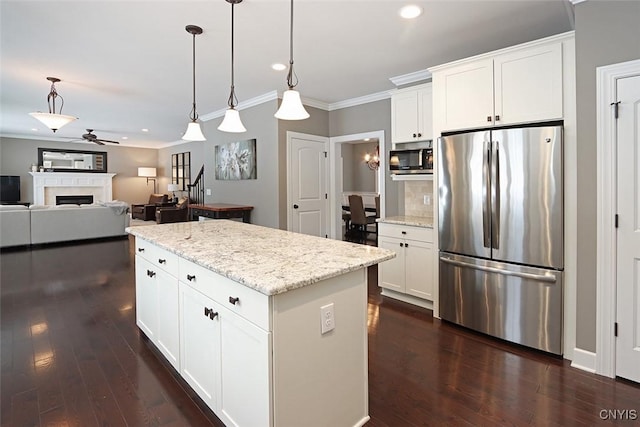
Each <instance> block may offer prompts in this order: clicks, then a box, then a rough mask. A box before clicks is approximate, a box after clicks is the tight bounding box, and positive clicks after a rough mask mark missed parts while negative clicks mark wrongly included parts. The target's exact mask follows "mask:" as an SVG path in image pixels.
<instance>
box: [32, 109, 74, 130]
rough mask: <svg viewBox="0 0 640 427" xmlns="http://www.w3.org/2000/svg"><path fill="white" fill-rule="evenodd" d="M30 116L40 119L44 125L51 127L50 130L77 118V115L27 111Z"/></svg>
mask: <svg viewBox="0 0 640 427" xmlns="http://www.w3.org/2000/svg"><path fill="white" fill-rule="evenodd" d="M29 115H30V116H31V117H33V118H34V119H38V120H40V121H41V122H42V123H44V125H45V126H46V127H48V128H49V129H51V130H52V131H54V132H55V131H57V130H58V129H60V128H61V127H62V126H64V125H66V124H69V123H71V122H72V121H74V120H78V118H77V117H73V116H66V115H64V114H53V113H40V112H36V113H29Z"/></svg>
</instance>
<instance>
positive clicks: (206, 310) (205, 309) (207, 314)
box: [204, 307, 209, 316]
mask: <svg viewBox="0 0 640 427" xmlns="http://www.w3.org/2000/svg"><path fill="white" fill-rule="evenodd" d="M204 315H205V316H209V309H208V308H207V307H205V308H204Z"/></svg>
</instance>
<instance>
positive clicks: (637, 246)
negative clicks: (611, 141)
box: [616, 76, 640, 382]
mask: <svg viewBox="0 0 640 427" xmlns="http://www.w3.org/2000/svg"><path fill="white" fill-rule="evenodd" d="M616 92H617V95H618V97H617V99H618V101H620V104H619V109H618V111H619V116H618V120H617V123H616V126H617V136H618V138H617V140H618V168H617V169H618V177H617V181H618V215H619V226H618V236H617V238H618V240H617V285H616V299H617V302H616V322H617V324H618V337H617V339H616V375H617V376H620V377H623V378H627V379H630V380H632V381H636V382H640V173H639V172H640V76H634V77H627V78H623V79H619V80H618V81H617V87H616Z"/></svg>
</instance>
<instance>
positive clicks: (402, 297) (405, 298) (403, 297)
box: [381, 288, 433, 310]
mask: <svg viewBox="0 0 640 427" xmlns="http://www.w3.org/2000/svg"><path fill="white" fill-rule="evenodd" d="M381 293H382V295H384V296H385V297H389V298H393V299H397V300H399V301H402V302H406V303H409V304H413V305H417V306H418V307H422V308H426V309H427V310H433V301H428V300H426V299H422V298H418V297H414V296H413V295H407V294H403V293H400V292H396V291H394V290H392V289H385V288H382V292H381Z"/></svg>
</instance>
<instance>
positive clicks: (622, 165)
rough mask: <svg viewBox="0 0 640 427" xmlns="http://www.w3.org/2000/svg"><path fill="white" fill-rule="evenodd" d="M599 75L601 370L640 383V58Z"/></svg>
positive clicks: (598, 347) (598, 339) (599, 71)
mask: <svg viewBox="0 0 640 427" xmlns="http://www.w3.org/2000/svg"><path fill="white" fill-rule="evenodd" d="M597 75H598V86H597V89H598V98H597V99H598V101H597V102H598V117H597V118H598V147H597V148H598V150H597V156H598V182H599V183H600V184H599V185H600V188H599V190H600V191H599V192H598V233H597V238H598V254H597V259H598V277H597V322H596V372H597V373H599V374H601V375H605V376H608V377H615V376H622V377H624V378H627V379H630V380H632V381H636V382H640V322H639V321H638V319H640V295H639V294H638V292H637V291H638V283H640V277H638V275H639V274H640V271H639V270H638V268H637V265H638V261H639V260H640V232H638V231H637V229H638V219H637V212H638V211H639V208H640V190H638V178H637V176H638V169H639V168H638V164H639V163H640V158H639V155H640V154H639V152H640V150H639V148H640V136H639V134H640V117H639V116H638V110H639V108H638V106H640V60H635V61H630V62H625V63H622V64H615V65H610V66H606V67H599V68H598V69H597Z"/></svg>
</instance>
